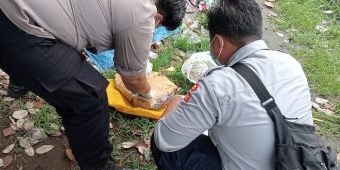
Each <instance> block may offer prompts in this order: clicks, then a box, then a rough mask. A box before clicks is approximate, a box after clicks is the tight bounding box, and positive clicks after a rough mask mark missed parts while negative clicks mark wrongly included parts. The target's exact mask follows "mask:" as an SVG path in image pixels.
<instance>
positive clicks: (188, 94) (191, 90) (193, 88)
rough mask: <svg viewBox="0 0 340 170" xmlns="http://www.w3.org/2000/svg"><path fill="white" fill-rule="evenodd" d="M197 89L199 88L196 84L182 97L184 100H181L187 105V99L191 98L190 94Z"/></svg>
mask: <svg viewBox="0 0 340 170" xmlns="http://www.w3.org/2000/svg"><path fill="white" fill-rule="evenodd" d="M198 87H199V83H198V82H197V83H195V84H194V85H193V86H192V87H191V88H190V91H189V92H188V93H187V94H186V95H185V96H184V99H183V100H184V101H185V102H186V103H188V102H189V99H190V98H191V92H194V91H196V90H197V89H198Z"/></svg>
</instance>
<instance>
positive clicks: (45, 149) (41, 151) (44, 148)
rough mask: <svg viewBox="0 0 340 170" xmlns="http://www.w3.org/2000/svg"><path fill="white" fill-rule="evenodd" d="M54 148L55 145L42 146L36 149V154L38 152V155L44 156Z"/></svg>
mask: <svg viewBox="0 0 340 170" xmlns="http://www.w3.org/2000/svg"><path fill="white" fill-rule="evenodd" d="M53 148H54V146H53V145H42V146H40V147H38V148H36V149H35V152H36V153H37V154H44V153H46V152H48V151H50V150H51V149H53Z"/></svg>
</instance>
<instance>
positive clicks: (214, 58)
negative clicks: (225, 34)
mask: <svg viewBox="0 0 340 170" xmlns="http://www.w3.org/2000/svg"><path fill="white" fill-rule="evenodd" d="M216 37H218V39H219V40H222V43H221V44H222V45H221V49H220V52H218V55H217V57H215V56H214V54H213V53H212V52H211V51H210V56H211V58H212V59H213V60H214V62H215V63H216V64H217V65H218V66H221V65H222V64H221V62H220V60H219V59H218V58H219V57H220V55H221V53H222V50H223V46H224V41H223V39H222V38H221V37H220V36H216V35H215V36H214V38H213V39H212V41H211V43H210V47H211V45H212V43H213V42H214V40H215V38H216Z"/></svg>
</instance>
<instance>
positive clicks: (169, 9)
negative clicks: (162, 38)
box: [156, 0, 186, 30]
mask: <svg viewBox="0 0 340 170" xmlns="http://www.w3.org/2000/svg"><path fill="white" fill-rule="evenodd" d="M156 5H157V8H158V10H161V14H162V15H163V17H164V18H163V22H162V25H163V26H165V27H166V28H167V29H168V30H174V29H176V28H177V27H179V26H180V25H181V24H182V21H183V18H184V15H185V11H186V0H158V2H156Z"/></svg>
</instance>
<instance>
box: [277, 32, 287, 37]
mask: <svg viewBox="0 0 340 170" xmlns="http://www.w3.org/2000/svg"><path fill="white" fill-rule="evenodd" d="M275 33H276V35H278V36H279V37H284V36H285V35H284V34H282V33H280V32H275Z"/></svg>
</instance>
